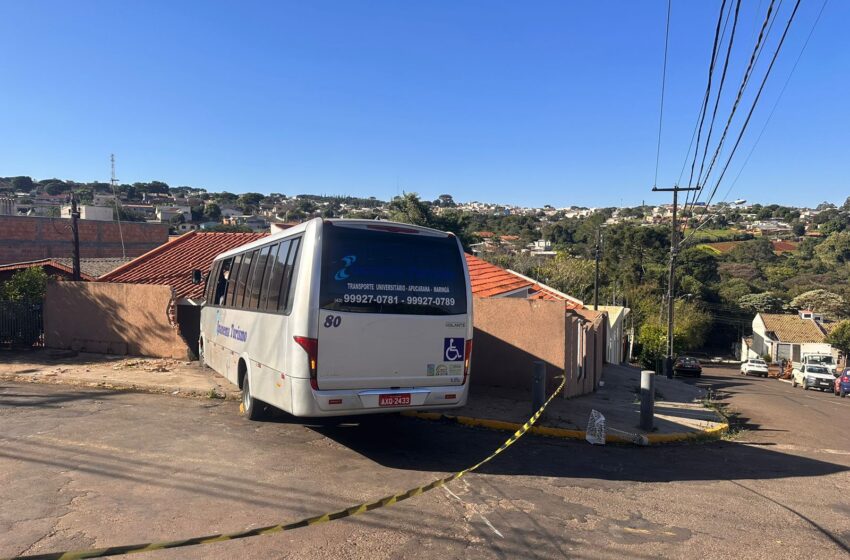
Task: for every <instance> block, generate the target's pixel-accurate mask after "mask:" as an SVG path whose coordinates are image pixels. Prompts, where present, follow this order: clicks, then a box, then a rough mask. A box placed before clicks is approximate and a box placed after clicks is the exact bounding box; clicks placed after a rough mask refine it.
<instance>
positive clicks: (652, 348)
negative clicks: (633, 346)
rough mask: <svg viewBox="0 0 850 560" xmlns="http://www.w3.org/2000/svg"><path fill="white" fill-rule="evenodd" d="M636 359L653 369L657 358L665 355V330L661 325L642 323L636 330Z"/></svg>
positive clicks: (643, 365) (645, 366)
mask: <svg viewBox="0 0 850 560" xmlns="http://www.w3.org/2000/svg"><path fill="white" fill-rule="evenodd" d="M637 343H638V346H639V347H640V350H639V351H638V361H640V365H641V366H642V367H644V368H647V369H655V368H656V367H657V365H658V360H660V359H661V358H663V357H664V356H666V355H667V332H666V331H665V330H664V329H663V328H662V327H661V325H658V324H653V323H644V324H643V325H641V327H640V329H639V330H638V336H637Z"/></svg>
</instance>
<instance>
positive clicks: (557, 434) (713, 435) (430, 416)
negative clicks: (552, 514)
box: [401, 410, 729, 444]
mask: <svg viewBox="0 0 850 560" xmlns="http://www.w3.org/2000/svg"><path fill="white" fill-rule="evenodd" d="M401 414H402V416H408V417H411V418H420V419H423V420H448V421H450V422H457V423H458V424H463V425H464V426H473V427H478V428H488V429H491V430H500V431H506V432H515V431H517V430H519V429H520V428H522V424H516V423H514V422H504V421H502V420H489V419H486V418H473V417H471V416H454V415H451V414H442V413H440V412H418V411H415V410H411V411H405V412H402V413H401ZM528 431H529V433H532V434H536V435H539V436H546V437H554V438H560V439H575V440H584V439H585V437H586V436H587V432H586V431H584V430H568V429H565V428H551V427H549V426H532V427H531V429H529V430H528ZM728 431H729V424H728V422H723V423H721V424H719V425H717V426H714V427H712V428H706V429H705V430H701V431H699V432H675V433H672V434H647V435H646V436H644V437H646V439H647V441H648V442H649V443H650V444H659V443H675V442H682V441H703V440H711V439H719V438H721V437H723V434H725V433H726V432H728ZM605 441H606V442H608V443H634V441H632V440H631V439H629V438H625V437H622V436H617V435H614V434H606V436H605Z"/></svg>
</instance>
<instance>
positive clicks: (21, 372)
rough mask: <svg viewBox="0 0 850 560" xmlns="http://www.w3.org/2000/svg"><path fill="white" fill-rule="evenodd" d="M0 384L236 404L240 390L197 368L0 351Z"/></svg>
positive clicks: (142, 360)
mask: <svg viewBox="0 0 850 560" xmlns="http://www.w3.org/2000/svg"><path fill="white" fill-rule="evenodd" d="M0 379H2V380H12V381H23V382H30V383H58V384H65V385H79V386H83V387H101V388H109V389H130V390H139V391H145V392H149V393H170V394H173V395H179V396H186V397H211V398H227V399H234V400H239V389H237V388H236V387H234V386H233V384H231V383H230V382H229V381H227V380H226V379H224V378H223V377H221V376H220V375H218V374H217V373H215V372H214V371H213V370H211V369H201V368H200V367H199V366H198V362H184V361H180V360H171V359H161V358H139V357H127V356H110V355H106V354H88V353H84V352H81V353H79V354H75V353H73V352H65V351H61V350H55V351H54V350H34V351H21V352H15V351H0Z"/></svg>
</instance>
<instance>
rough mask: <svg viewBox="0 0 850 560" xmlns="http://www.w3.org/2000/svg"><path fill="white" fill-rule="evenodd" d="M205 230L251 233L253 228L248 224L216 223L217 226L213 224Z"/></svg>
mask: <svg viewBox="0 0 850 560" xmlns="http://www.w3.org/2000/svg"><path fill="white" fill-rule="evenodd" d="M206 231H219V232H226V233H251V232H252V231H253V230H252V229H251V228H249V227H248V226H226V225H224V224H218V225H217V226H213V227H211V228H209V229H208V230H206Z"/></svg>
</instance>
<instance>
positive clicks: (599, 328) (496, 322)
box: [471, 298, 605, 397]
mask: <svg viewBox="0 0 850 560" xmlns="http://www.w3.org/2000/svg"><path fill="white" fill-rule="evenodd" d="M473 306H474V308H473V312H474V326H475V333H474V335H473V337H474V345H473V351H472V376H471V383H472V385H473V386H495V387H507V388H512V389H518V390H522V391H530V390H531V382H532V372H533V368H534V365H533V364H534V362H535V361H538V360H542V361H543V362H545V363H546V378H547V385H548V386H547V391H548V392H551V391H553V390H554V389H555V388H556V387H557V386H558V385H559V384H560V382H561V379H562V376H564V375H566V377H567V384H566V387H565V391H564V396H566V397H574V396H578V395H584V394H587V393H591V392H593V390H594V388H595V387H596V386H597V384H598V382H599V379H600V378H601V375H602V365H603V361H604V353H605V338H604V337H605V331H604V325H605V316H604V315H603V314H601V313H594V312H588V311H583V312H581V313H576V312H572V311H566V310H565V309H564V303H563V302H559V301H545V300H529V299H522V298H475V300H474V303H473Z"/></svg>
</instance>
